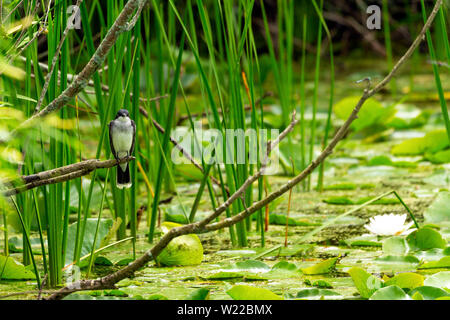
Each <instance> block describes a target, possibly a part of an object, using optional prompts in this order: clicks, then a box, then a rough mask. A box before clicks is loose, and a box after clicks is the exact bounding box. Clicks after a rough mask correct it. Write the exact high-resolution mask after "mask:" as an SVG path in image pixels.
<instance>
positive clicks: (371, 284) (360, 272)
mask: <svg viewBox="0 0 450 320" xmlns="http://www.w3.org/2000/svg"><path fill="white" fill-rule="evenodd" d="M347 272H348V273H349V274H350V276H351V277H352V280H353V283H354V284H355V287H356V289H358V292H359V294H360V295H361V297H363V298H366V299H368V298H370V296H371V295H372V294H373V293H374V292H375V291H377V290H378V289H380V288H381V287H383V281H382V280H381V279H379V278H377V277H375V276H373V275H371V274H370V273H368V272H367V271H365V270H364V269H362V268H359V267H353V268H351V269H350V270H348V271H347Z"/></svg>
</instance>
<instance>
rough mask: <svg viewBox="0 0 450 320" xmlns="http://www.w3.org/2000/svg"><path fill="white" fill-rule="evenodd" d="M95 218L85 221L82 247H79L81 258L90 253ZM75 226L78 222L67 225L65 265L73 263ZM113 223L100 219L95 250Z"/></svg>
mask: <svg viewBox="0 0 450 320" xmlns="http://www.w3.org/2000/svg"><path fill="white" fill-rule="evenodd" d="M97 220H98V219H97V218H89V219H87V221H86V229H85V234H84V239H83V245H82V247H81V257H83V256H85V255H88V254H90V253H91V252H92V244H93V243H94V237H95V230H96V228H97ZM77 224H78V222H75V223H72V224H71V225H69V228H68V233H67V249H66V259H65V262H66V265H68V264H70V263H72V262H73V254H74V249H75V242H76V236H77ZM112 225H113V221H112V220H111V219H101V220H100V225H99V228H98V235H97V240H96V243H95V249H98V248H100V245H101V242H102V240H103V239H104V238H105V237H106V236H107V235H108V232H109V229H110V228H111V227H112Z"/></svg>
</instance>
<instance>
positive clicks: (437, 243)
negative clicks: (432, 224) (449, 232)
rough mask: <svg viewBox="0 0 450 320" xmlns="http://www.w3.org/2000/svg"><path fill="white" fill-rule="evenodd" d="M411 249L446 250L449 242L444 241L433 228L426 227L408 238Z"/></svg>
mask: <svg viewBox="0 0 450 320" xmlns="http://www.w3.org/2000/svg"><path fill="white" fill-rule="evenodd" d="M406 239H407V240H408V245H409V246H410V247H411V248H414V249H419V250H428V249H433V248H441V249H443V248H445V247H446V245H447V241H445V240H444V239H442V236H441V234H440V233H439V232H438V231H436V230H434V229H431V228H428V227H425V228H421V229H419V230H416V231H414V232H413V233H411V234H410V235H409V236H408V237H407V238H406Z"/></svg>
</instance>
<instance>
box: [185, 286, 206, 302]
mask: <svg viewBox="0 0 450 320" xmlns="http://www.w3.org/2000/svg"><path fill="white" fill-rule="evenodd" d="M186 300H209V289H205V288H200V289H197V290H194V291H193V292H191V293H190V294H189V295H188V296H187V298H186Z"/></svg>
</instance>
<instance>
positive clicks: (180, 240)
mask: <svg viewBox="0 0 450 320" xmlns="http://www.w3.org/2000/svg"><path fill="white" fill-rule="evenodd" d="M202 260H203V246H202V243H201V242H200V239H199V238H198V236H197V235H195V234H189V235H183V236H180V237H177V238H175V239H173V240H172V241H170V242H169V244H168V245H167V247H165V248H164V250H163V251H162V252H161V253H160V254H159V255H158V257H157V258H156V261H157V262H158V263H161V264H163V265H165V266H190V265H197V264H200V263H201V262H202Z"/></svg>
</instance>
